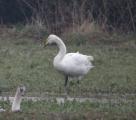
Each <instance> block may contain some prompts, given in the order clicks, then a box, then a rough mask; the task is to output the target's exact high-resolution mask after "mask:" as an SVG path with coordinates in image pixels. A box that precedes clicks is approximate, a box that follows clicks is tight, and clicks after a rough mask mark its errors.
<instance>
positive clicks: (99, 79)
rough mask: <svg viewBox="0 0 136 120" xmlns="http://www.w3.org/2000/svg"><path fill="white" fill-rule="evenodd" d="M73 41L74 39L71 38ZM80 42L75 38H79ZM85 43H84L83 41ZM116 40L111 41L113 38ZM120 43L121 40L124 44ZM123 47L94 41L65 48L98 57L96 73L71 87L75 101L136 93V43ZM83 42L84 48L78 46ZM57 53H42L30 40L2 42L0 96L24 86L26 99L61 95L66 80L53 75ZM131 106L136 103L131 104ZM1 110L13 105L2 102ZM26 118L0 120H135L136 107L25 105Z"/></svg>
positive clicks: (132, 40)
mask: <svg viewBox="0 0 136 120" xmlns="http://www.w3.org/2000/svg"><path fill="white" fill-rule="evenodd" d="M73 39H74V38H73ZM76 39H77V38H76ZM85 39H86V38H85ZM112 39H113V38H112ZM121 39H122V38H121ZM129 39H130V41H126V42H121V43H120V44H113V43H111V44H109V43H108V44H104V43H103V44H101V43H102V41H101V42H100V43H99V44H98V43H96V44H95V43H92V42H90V41H87V40H86V42H83V41H82V40H84V39H82V37H81V40H79V41H77V42H76V41H74V42H72V44H71V41H67V42H66V46H67V50H68V52H76V51H79V52H80V53H83V54H87V55H92V56H94V62H93V64H94V65H95V68H94V69H92V70H91V71H90V72H89V73H88V74H87V75H86V76H85V77H84V78H83V80H82V81H81V82H80V84H79V86H78V84H76V83H77V81H76V80H75V81H71V82H70V83H69V84H70V86H69V89H70V90H69V91H70V93H69V94H70V95H71V96H90V95H91V94H98V93H106V94H112V93H115V94H117V95H118V96H120V94H121V95H122V94H131V93H136V54H135V52H136V42H135V38H129ZM80 42H81V43H82V44H80ZM56 54H57V47H55V46H50V47H47V48H43V47H42V46H41V45H40V43H39V42H35V41H33V40H31V39H28V38H15V39H13V38H12V37H11V38H1V39H0V94H1V95H5V94H6V95H7V94H8V95H14V93H15V90H16V87H17V86H18V85H20V84H24V85H26V87H27V93H26V96H29V95H31V96H44V95H47V94H49V95H52V94H55V95H63V94H64V77H63V76H62V75H61V74H60V73H58V72H57V71H56V70H54V68H53V65H52V62H53V58H54V56H55V55H56ZM132 100H133V101H135V96H134V99H133V98H132ZM0 106H2V107H4V108H6V109H8V110H9V109H10V106H9V103H7V102H6V103H5V102H0ZM22 109H23V112H22V113H11V112H9V111H7V112H5V113H2V114H0V119H4V118H6V119H7V120H12V119H13V120H14V119H15V118H16V119H25V120H29V119H34V120H37V119H40V120H42V119H43V120H44V119H49V120H52V119H55V120H57V119H60V120H61V119H63V120H65V119H68V120H70V119H71V120H80V119H81V120H89V118H91V119H102V118H103V119H107V120H109V119H112V120H113V119H117V120H118V119H129V120H131V119H132V120H133V119H134V118H136V116H135V113H136V104H135V102H132V103H126V104H125V103H120V104H113V103H110V102H109V103H97V102H96V103H92V102H84V103H78V102H72V103H70V102H66V103H65V104H63V105H58V104H57V103H56V102H55V101H54V102H47V101H41V102H35V103H33V102H23V105H22Z"/></svg>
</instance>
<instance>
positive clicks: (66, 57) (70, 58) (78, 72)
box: [46, 34, 94, 86]
mask: <svg viewBox="0 0 136 120" xmlns="http://www.w3.org/2000/svg"><path fill="white" fill-rule="evenodd" d="M52 43H56V44H57V46H58V48H59V52H58V54H57V55H56V57H55V58H54V61H53V65H54V67H55V69H57V70H58V71H60V72H61V73H63V74H64V75H65V76H66V79H65V86H66V85H67V81H68V77H77V78H78V79H80V78H82V77H83V76H84V75H85V74H87V73H88V72H89V70H90V69H92V68H93V67H94V66H93V65H92V63H91V61H93V56H87V55H83V54H80V53H79V52H77V53H66V46H65V44H64V43H63V41H62V40H61V39H60V38H59V37H58V36H56V35H53V34H51V35H49V37H48V38H47V42H46V45H47V44H52Z"/></svg>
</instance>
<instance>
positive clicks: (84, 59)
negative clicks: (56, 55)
mask: <svg viewBox="0 0 136 120" xmlns="http://www.w3.org/2000/svg"><path fill="white" fill-rule="evenodd" d="M63 60H64V62H65V61H66V62H68V63H72V64H75V65H92V64H91V62H90V61H92V60H93V56H87V55H83V54H80V53H68V54H66V55H65V57H64V59H63Z"/></svg>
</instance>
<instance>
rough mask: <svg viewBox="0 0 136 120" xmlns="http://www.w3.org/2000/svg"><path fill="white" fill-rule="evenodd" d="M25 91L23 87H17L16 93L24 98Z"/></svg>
mask: <svg viewBox="0 0 136 120" xmlns="http://www.w3.org/2000/svg"><path fill="white" fill-rule="evenodd" d="M25 91H26V87H25V86H19V87H18V88H17V92H18V93H19V94H20V95H21V96H24V94H25Z"/></svg>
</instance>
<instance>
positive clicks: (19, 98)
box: [11, 86, 25, 112]
mask: <svg viewBox="0 0 136 120" xmlns="http://www.w3.org/2000/svg"><path fill="white" fill-rule="evenodd" d="M24 93H25V87H24V86H21V87H18V88H17V91H16V94H15V97H14V100H13V103H12V108H11V110H12V112H18V111H20V104H21V101H22V96H23V95H24Z"/></svg>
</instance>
